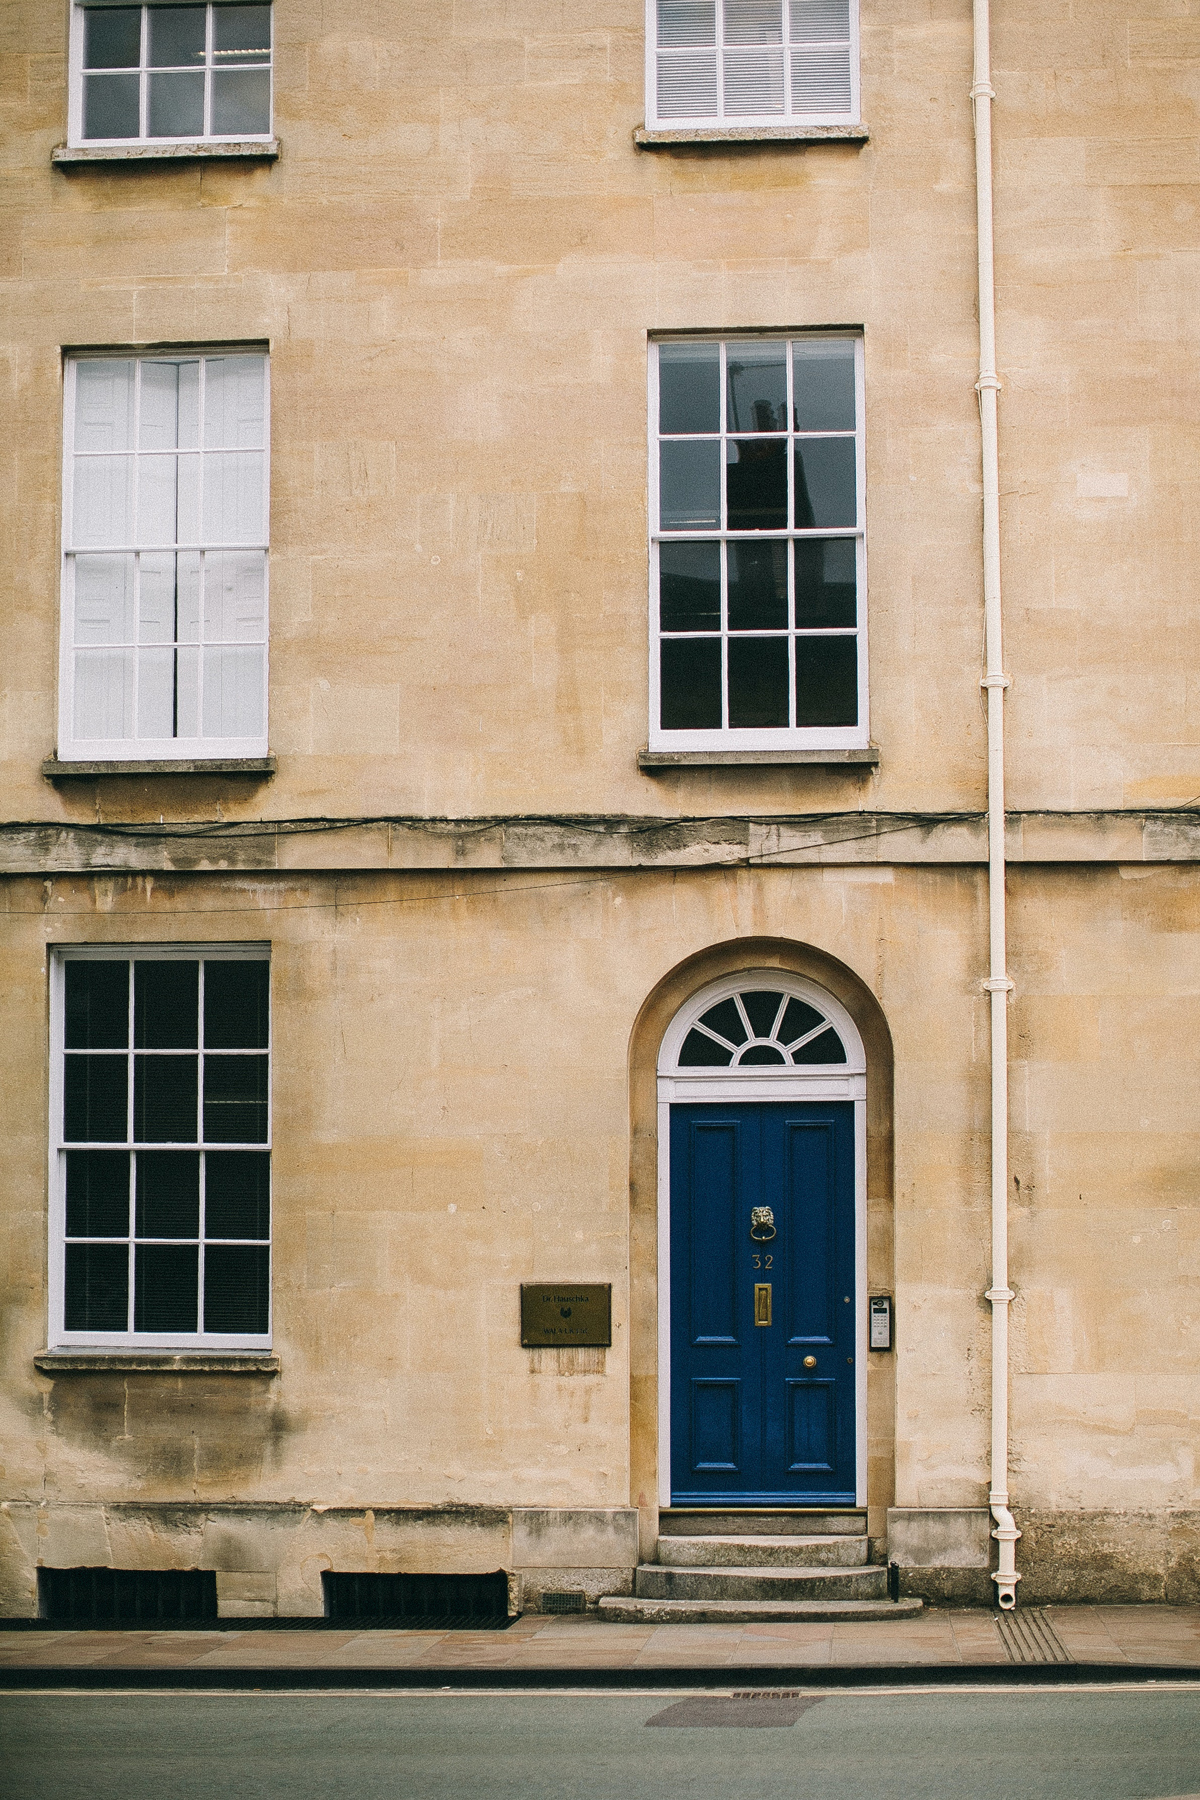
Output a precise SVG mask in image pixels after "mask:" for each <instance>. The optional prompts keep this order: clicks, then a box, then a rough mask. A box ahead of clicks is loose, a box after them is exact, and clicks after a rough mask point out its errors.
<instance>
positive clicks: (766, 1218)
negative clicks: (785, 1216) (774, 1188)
mask: <svg viewBox="0 0 1200 1800" xmlns="http://www.w3.org/2000/svg"><path fill="white" fill-rule="evenodd" d="M750 1236H751V1237H752V1238H753V1239H754V1242H755V1243H756V1244H769V1243H770V1241H771V1239H772V1238H773V1237H774V1236H775V1214H774V1213H773V1212H772V1211H771V1208H770V1207H769V1206H756V1207H754V1208H753V1209H752V1211H751V1213H750Z"/></svg>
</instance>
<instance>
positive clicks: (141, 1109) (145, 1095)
mask: <svg viewBox="0 0 1200 1800" xmlns="http://www.w3.org/2000/svg"><path fill="white" fill-rule="evenodd" d="M197 1060H198V1059H197V1058H196V1057H194V1056H139V1057H138V1058H137V1060H136V1063H135V1065H134V1073H133V1136H134V1141H135V1142H136V1143H139V1144H194V1143H195V1141H196V1063H197Z"/></svg>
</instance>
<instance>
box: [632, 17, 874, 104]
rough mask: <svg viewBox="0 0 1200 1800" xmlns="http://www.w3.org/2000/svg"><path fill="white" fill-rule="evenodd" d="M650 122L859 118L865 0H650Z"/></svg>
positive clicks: (648, 18) (648, 81)
mask: <svg viewBox="0 0 1200 1800" xmlns="http://www.w3.org/2000/svg"><path fill="white" fill-rule="evenodd" d="M647 6H648V12H647V82H646V86H647V94H646V113H647V117H646V123H647V125H650V126H654V125H665V126H671V125H710V126H711V125H721V124H726V125H739V126H748V125H750V126H754V125H761V126H762V127H763V128H764V130H767V129H769V128H770V127H771V126H779V125H786V124H792V125H795V124H808V125H840V124H850V123H853V122H855V121H856V120H857V119H858V111H859V101H858V4H857V0H647Z"/></svg>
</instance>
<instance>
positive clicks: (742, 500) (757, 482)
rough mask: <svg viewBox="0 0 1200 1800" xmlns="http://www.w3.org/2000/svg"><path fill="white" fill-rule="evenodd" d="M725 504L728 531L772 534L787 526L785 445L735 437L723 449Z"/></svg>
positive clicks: (767, 439) (780, 441) (779, 442)
mask: <svg viewBox="0 0 1200 1800" xmlns="http://www.w3.org/2000/svg"><path fill="white" fill-rule="evenodd" d="M725 505H726V519H727V521H728V525H729V529H730V531H776V530H778V529H779V528H780V527H781V526H784V525H786V524H787V445H786V443H785V442H784V441H783V439H780V440H778V441H775V440H773V439H771V438H738V439H736V440H731V441H730V442H728V443H727V444H726V446H725Z"/></svg>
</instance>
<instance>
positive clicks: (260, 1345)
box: [48, 944, 275, 1353]
mask: <svg viewBox="0 0 1200 1800" xmlns="http://www.w3.org/2000/svg"><path fill="white" fill-rule="evenodd" d="M204 958H208V959H210V960H214V961H220V962H265V963H267V964H268V965H269V964H270V961H271V953H270V945H269V944H86V945H70V946H68V945H63V946H59V947H57V948H56V949H55V950H54V951H53V952H52V954H51V959H50V1185H49V1193H50V1244H49V1320H48V1345H49V1348H50V1349H52V1350H89V1351H104V1350H111V1351H114V1352H123V1353H127V1352H128V1351H130V1350H147V1351H159V1350H163V1351H187V1350H204V1351H208V1350H269V1349H270V1348H271V1342H272V1328H273V1324H274V1310H275V1307H274V1300H275V1294H274V1290H275V1280H274V1273H275V1193H274V1185H275V1184H274V1148H273V1146H274V1134H273V1119H274V1094H273V1085H274V1083H273V1068H274V1052H273V1041H274V1035H275V1019H274V1011H275V1008H274V1004H273V998H272V1004H271V1005H270V1007H269V1010H268V1032H267V1049H266V1052H265V1054H266V1057H267V1137H266V1142H265V1143H261V1144H249V1145H246V1144H224V1143H222V1144H213V1145H211V1146H208V1148H211V1149H213V1150H218V1151H220V1150H240V1149H250V1150H263V1151H267V1152H268V1153H270V1155H271V1173H272V1180H271V1211H270V1225H271V1229H270V1233H269V1236H268V1237H267V1239H266V1242H267V1245H268V1259H269V1260H268V1269H269V1275H268V1323H267V1330H266V1331H265V1332H263V1333H261V1334H252V1333H238V1334H236V1335H235V1334H232V1333H226V1332H206V1331H204V1330H203V1329H201V1330H198V1331H194V1332H148V1331H111V1332H109V1331H104V1332H100V1331H68V1330H66V1328H65V1326H64V1324H63V1317H64V1309H65V1303H66V1242H67V1178H66V1170H67V1159H66V1147H65V1144H64V1140H63V1124H64V1120H63V1089H64V1076H63V1071H64V1058H65V1054H66V1052H65V1046H64V1037H65V1018H64V1010H65V1008H64V1003H65V993H66V976H65V970H66V965H67V963H68V962H119V961H124V960H128V961H130V962H131V963H132V962H138V961H142V960H152V961H158V962H168V961H169V962H194V961H196V960H197V959H204ZM132 990H133V982H132V979H131V981H130V1019H131V1021H132V1014H133V991H132ZM201 1016H203V997H201ZM109 1054H112V1055H118V1056H119V1055H122V1054H126V1055H128V1056H129V1057H131V1058H132V1056H133V1035H132V1029H131V1031H130V1041H129V1046H128V1050H127V1051H125V1052H122V1051H119V1050H118V1051H113V1052H110V1053H109ZM189 1054H190V1052H189ZM219 1054H220V1055H223V1056H228V1055H231V1054H233V1055H236V1054H237V1052H236V1051H234V1052H230V1051H226V1050H223V1051H221V1052H219ZM247 1054H252V1055H256V1056H261V1055H263V1054H264V1052H263V1051H261V1050H255V1051H251V1052H247ZM197 1055H198V1056H199V1058H200V1067H199V1071H198V1076H199V1082H198V1095H199V1098H198V1102H197V1107H198V1111H197V1120H196V1130H197V1134H198V1135H197V1138H196V1142H195V1144H194V1145H192V1144H188V1145H182V1146H180V1145H170V1144H157V1143H156V1144H154V1145H150V1146H147V1145H145V1144H141V1145H139V1144H135V1143H134V1141H133V1137H132V1124H131V1123H130V1127H129V1133H128V1136H127V1141H126V1142H125V1143H123V1144H118V1143H109V1142H106V1143H98V1144H94V1145H91V1146H87V1147H89V1148H93V1149H99V1150H121V1151H127V1152H134V1153H136V1152H137V1151H138V1150H139V1149H140V1150H145V1149H147V1148H149V1149H153V1150H169V1149H179V1148H183V1149H200V1150H202V1149H204V1148H205V1147H206V1146H205V1145H204V1141H203V1135H202V1134H203V1130H204V1107H203V1091H204V1089H203V1081H204V1067H203V1058H204V1050H203V1046H198V1048H197ZM132 1104H133V1083H132V1081H131V1082H130V1083H129V1106H130V1120H131V1121H132ZM71 1147H72V1148H73V1149H74V1148H79V1147H80V1146H78V1145H76V1144H72V1146H71ZM201 1192H202V1194H203V1184H202V1186H201ZM129 1204H130V1221H129V1227H130V1229H129V1240H128V1241H129V1245H130V1257H131V1261H132V1257H133V1249H134V1242H135V1238H134V1233H135V1220H134V1212H133V1208H134V1198H133V1192H132V1182H131V1192H130V1203H129ZM201 1206H202V1207H203V1199H202V1201H201ZM199 1232H200V1240H199V1241H200V1246H201V1248H200V1258H201V1264H200V1267H201V1273H200V1293H201V1295H202V1294H203V1254H204V1251H203V1246H204V1242H205V1239H204V1215H203V1210H202V1211H201V1215H200V1222H199ZM114 1241H116V1242H120V1241H121V1240H120V1239H117V1240H114ZM184 1241H185V1242H186V1241H188V1240H184ZM236 1241H238V1242H242V1241H246V1242H249V1241H252V1240H241V1239H239V1240H236ZM253 1241H259V1242H261V1241H262V1240H253ZM129 1293H130V1297H131V1299H132V1297H133V1294H134V1284H133V1281H132V1279H131V1280H130V1286H129ZM198 1321H199V1323H200V1325H201V1326H203V1321H204V1315H203V1312H200V1313H199V1314H198Z"/></svg>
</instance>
